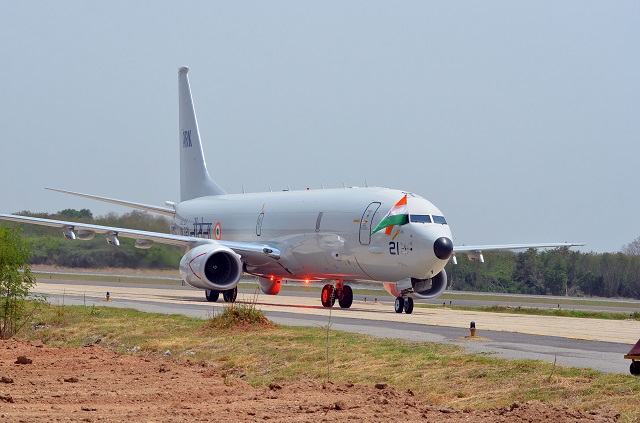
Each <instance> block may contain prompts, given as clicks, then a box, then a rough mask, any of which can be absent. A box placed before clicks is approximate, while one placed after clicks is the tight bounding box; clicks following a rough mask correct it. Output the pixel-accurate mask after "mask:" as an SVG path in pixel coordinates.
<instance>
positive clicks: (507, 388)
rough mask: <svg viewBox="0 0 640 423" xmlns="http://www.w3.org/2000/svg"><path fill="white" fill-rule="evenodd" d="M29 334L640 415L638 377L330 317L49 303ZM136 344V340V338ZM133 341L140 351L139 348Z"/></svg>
mask: <svg viewBox="0 0 640 423" xmlns="http://www.w3.org/2000/svg"><path fill="white" fill-rule="evenodd" d="M35 317H36V320H35V323H36V324H34V325H31V326H30V327H29V328H27V330H26V332H25V333H23V334H22V336H24V337H27V338H29V339H40V340H43V341H44V342H45V343H46V344H49V345H51V346H56V347H66V346H82V345H86V344H98V345H101V346H104V347H107V348H110V349H113V350H115V351H116V352H119V353H127V351H129V352H128V353H130V354H136V355H142V356H147V357H158V358H159V357H162V355H163V353H164V352H165V351H166V350H170V351H171V356H169V357H165V358H164V359H166V360H175V361H182V362H186V361H190V362H192V363H198V364H201V365H203V366H208V367H210V368H211V369H212V370H215V371H217V372H218V373H219V374H220V375H221V377H227V378H229V380H231V381H232V380H233V379H234V378H240V379H242V380H245V381H247V382H248V383H250V384H251V385H254V386H268V385H269V384H270V383H272V382H273V383H278V382H286V381H294V380H299V379H313V380H316V381H325V380H327V379H329V380H331V381H333V382H347V381H350V382H355V383H363V384H369V385H371V384H375V383H387V384H389V385H391V386H393V387H395V388H396V389H398V390H399V391H402V392H403V391H406V390H407V389H411V390H412V391H413V392H414V393H415V394H416V395H417V396H419V397H420V398H423V399H425V400H426V401H428V402H430V403H432V404H434V405H447V406H453V407H456V408H458V409H464V408H465V407H470V408H489V407H502V406H507V405H509V404H511V403H513V402H515V401H527V400H532V399H539V400H543V401H547V402H550V403H552V404H555V405H567V406H570V407H574V408H575V407H577V408H580V409H584V410H591V409H594V408H597V407H599V406H608V407H613V408H616V409H617V410H619V411H621V412H622V417H621V420H620V421H623V422H631V421H639V420H640V409H639V408H638V407H637V404H638V401H639V400H640V378H637V377H633V376H630V375H620V374H602V373H598V372H596V371H593V370H589V369H575V368H565V367H559V366H556V367H554V366H553V365H552V364H549V363H545V362H540V361H532V360H503V359H496V358H493V357H491V356H487V355H483V354H472V353H466V352H464V351H463V350H462V349H461V348H459V347H456V346H451V345H444V344H437V343H425V342H406V341H399V340H388V339H379V338H373V337H370V336H366V335H359V334H352V333H346V332H340V331H335V330H332V329H331V327H330V325H329V323H330V322H329V321H327V326H326V327H317V328H313V327H287V326H278V325H273V326H268V327H265V326H251V325H249V326H246V327H243V328H241V329H237V328H233V329H231V330H217V329H214V328H213V327H212V326H211V324H210V322H209V321H208V320H205V321H203V320H201V319H194V318H188V317H185V316H181V315H164V314H152V313H142V312H138V311H135V310H130V309H118V308H110V307H94V306H91V307H85V306H61V305H49V304H46V305H42V307H41V308H40V309H39V310H38V312H37V314H36V316H35ZM134 347H138V348H134ZM134 351H135V352H134Z"/></svg>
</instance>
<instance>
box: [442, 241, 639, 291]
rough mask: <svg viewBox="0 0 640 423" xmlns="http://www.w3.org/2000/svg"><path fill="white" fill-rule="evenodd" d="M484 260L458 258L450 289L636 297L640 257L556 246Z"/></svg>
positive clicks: (487, 256) (452, 269)
mask: <svg viewBox="0 0 640 423" xmlns="http://www.w3.org/2000/svg"><path fill="white" fill-rule="evenodd" d="M484 258H485V263H476V262H473V261H471V260H468V259H467V257H466V256H464V255H463V256H458V264H457V265H453V264H451V263H449V264H448V265H447V268H446V270H447V274H448V275H449V280H450V283H449V289H455V290H461V291H485V292H505V293H520V294H537V295H571V296H599V297H625V298H640V256H637V255H631V254H624V253H603V254H598V253H593V252H591V253H581V252H580V251H574V250H569V249H567V248H560V249H556V250H547V251H537V250H534V249H530V250H527V251H525V252H521V253H514V252H511V251H502V252H491V253H489V252H487V253H485V254H484Z"/></svg>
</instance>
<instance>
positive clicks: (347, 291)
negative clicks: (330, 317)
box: [338, 285, 353, 308]
mask: <svg viewBox="0 0 640 423" xmlns="http://www.w3.org/2000/svg"><path fill="white" fill-rule="evenodd" d="M338 304H340V307H341V308H349V307H351V304H353V290H352V289H351V287H350V286H349V285H345V286H343V287H342V298H338Z"/></svg>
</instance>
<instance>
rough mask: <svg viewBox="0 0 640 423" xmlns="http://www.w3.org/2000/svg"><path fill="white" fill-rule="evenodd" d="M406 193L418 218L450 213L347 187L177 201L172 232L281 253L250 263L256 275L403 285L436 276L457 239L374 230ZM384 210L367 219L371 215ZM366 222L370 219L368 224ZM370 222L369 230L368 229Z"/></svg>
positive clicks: (416, 199) (390, 193) (444, 232)
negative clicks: (446, 241)
mask: <svg viewBox="0 0 640 423" xmlns="http://www.w3.org/2000/svg"><path fill="white" fill-rule="evenodd" d="M405 194H408V195H407V202H408V209H409V210H410V211H411V213H412V214H428V215H442V213H441V212H440V210H438V208H437V207H436V206H434V205H433V204H432V203H430V202H429V201H427V200H426V199H424V198H422V197H420V196H417V195H414V194H410V193H406V192H403V191H399V190H393V189H387V188H378V187H371V188H344V189H321V190H305V191H278V192H266V193H265V192H262V193H248V194H223V195H216V196H208V197H200V198H196V199H193V200H188V201H184V202H181V203H179V204H177V205H176V206H175V207H176V218H175V219H174V225H173V229H172V231H173V232H174V233H176V234H182V235H192V236H193V235H196V236H198V235H199V234H198V233H197V232H198V228H199V227H201V226H199V225H198V224H197V223H196V225H195V228H196V229H195V230H194V223H195V222H198V223H199V222H206V223H209V224H211V225H210V226H209V225H207V229H206V230H205V231H203V233H202V234H201V236H202V237H204V238H212V239H216V238H217V236H216V226H218V230H219V232H218V237H220V238H222V239H224V240H226V241H242V242H249V243H252V242H255V243H259V244H261V243H264V244H266V245H269V246H271V247H275V248H278V249H279V250H280V252H281V258H280V260H278V261H275V260H268V259H265V261H264V263H263V264H262V265H260V264H256V265H251V266H248V267H247V268H246V269H245V270H246V271H247V272H249V273H252V274H255V275H258V276H264V277H276V278H283V279H298V280H305V279H309V280H322V279H327V280H331V279H340V280H352V281H364V280H373V281H381V282H382V281H389V282H393V281H397V280H400V279H404V278H411V277H413V278H419V279H424V278H430V277H432V276H433V275H435V274H437V273H438V272H440V271H441V270H442V269H443V268H444V266H445V264H446V263H447V260H440V259H438V258H437V257H436V256H435V254H434V251H433V244H434V241H435V240H436V239H438V238H440V237H447V238H451V230H450V228H449V226H448V225H442V224H435V223H409V224H406V225H402V226H396V227H395V228H394V231H393V232H392V233H391V234H390V235H386V234H385V233H384V231H379V232H376V233H375V234H373V235H371V230H372V229H373V228H375V226H376V224H377V223H378V222H379V221H380V220H381V219H382V217H384V215H385V214H386V213H387V212H388V211H389V210H390V209H391V208H392V207H393V205H394V204H395V203H397V202H398V200H400V199H401V198H402V197H403V196H404V195H405ZM372 203H379V207H378V204H374V205H373V207H372V208H370V210H374V211H375V210H377V212H376V213H375V215H373V216H371V217H370V218H369V219H363V215H364V213H365V210H367V208H368V207H369V206H370V205H371V204H372ZM365 220H366V222H364V221H365ZM361 225H362V226H361Z"/></svg>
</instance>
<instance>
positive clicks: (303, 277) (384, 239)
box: [0, 67, 583, 314]
mask: <svg viewBox="0 0 640 423" xmlns="http://www.w3.org/2000/svg"><path fill="white" fill-rule="evenodd" d="M188 71H189V68H187V67H181V68H180V69H179V70H178V82H179V101H180V112H179V113H180V135H179V146H180V202H178V203H174V202H169V201H168V202H167V203H166V206H167V207H157V206H152V205H146V204H140V203H135V202H130V201H123V200H116V199H112V198H106V197H99V196H95V195H88V194H81V193H76V192H71V191H63V190H57V189H52V188H47V189H52V190H53V191H59V192H63V193H67V194H72V195H77V196H81V197H85V198H90V199H94V200H100V201H105V202H109V203H113V204H118V205H123V206H129V207H133V208H136V209H140V210H146V211H149V212H153V213H160V214H163V215H166V216H170V217H172V218H173V222H172V225H171V230H170V233H169V234H164V233H155V232H145V231H138V230H132V229H126V228H113V227H106V226H99V225H91V224H85V223H76V222H65V221H58V220H49V219H39V218H33V217H24V216H15V215H8V214H0V219H2V220H9V221H14V222H19V223H32V224H37V225H44V226H53V227H58V228H60V229H62V232H63V234H64V236H65V237H66V238H69V239H76V238H79V239H84V240H86V239H91V238H93V237H94V235H95V234H102V235H104V236H105V237H106V239H107V241H108V242H109V243H110V244H113V245H116V246H117V245H119V240H118V239H119V237H125V238H133V239H135V240H136V243H135V246H136V247H138V248H149V247H151V245H152V244H153V243H154V242H159V243H163V244H171V245H178V246H180V247H182V248H183V249H184V251H185V255H184V256H183V257H182V260H181V261H180V274H181V276H182V278H183V280H184V281H185V282H186V283H188V284H189V285H191V286H193V287H196V288H201V289H204V290H205V293H206V299H207V300H208V301H217V300H218V297H219V295H220V293H222V295H223V297H224V300H225V301H227V302H231V301H234V300H235V298H236V294H237V285H238V282H239V280H240V277H241V276H242V274H243V273H248V274H250V275H255V276H257V277H258V280H259V282H260V287H261V289H262V292H264V293H265V294H269V295H276V294H278V293H279V292H280V287H281V286H282V281H283V280H298V281H307V282H311V281H314V282H315V281H327V283H326V285H324V288H323V289H322V294H321V301H322V305H323V306H325V307H331V306H333V305H334V302H335V300H336V299H337V300H338V303H339V305H340V307H342V308H349V307H351V304H352V302H353V291H352V289H351V287H350V286H349V285H348V284H349V283H351V284H353V283H358V282H365V281H366V282H376V283H381V284H383V286H384V288H385V289H386V290H387V291H388V292H389V293H390V294H391V295H393V296H394V297H396V301H395V311H396V312H397V313H402V312H403V311H404V312H405V313H407V314H410V313H411V312H412V311H413V299H414V298H415V299H428V298H435V297H437V296H439V295H440V294H442V292H443V291H444V290H445V289H446V287H447V274H446V272H445V270H444V267H445V265H446V264H447V262H448V261H449V260H450V259H451V260H453V262H454V263H455V254H456V253H462V254H466V255H467V256H468V257H469V258H470V259H472V260H476V261H481V262H482V261H484V259H483V256H482V251H487V250H505V249H506V250H511V249H520V248H553V247H562V246H576V245H583V244H575V243H545V244H514V245H477V246H454V245H453V242H452V241H451V239H452V236H451V229H450V228H449V226H448V225H447V221H446V220H445V218H444V215H443V213H442V212H441V211H440V210H439V209H438V208H437V207H436V206H434V205H433V204H432V203H430V202H429V201H427V200H426V199H424V198H422V197H420V196H419V195H416V194H413V193H410V192H406V191H402V190H396V189H388V188H379V187H367V188H355V187H354V188H342V189H318V190H304V191H290V190H287V191H281V192H261V193H250V194H244V193H243V194H227V193H226V192H225V191H224V190H223V189H222V188H220V187H219V186H218V185H217V184H216V183H215V182H214V181H213V180H212V179H211V177H210V176H209V172H208V171H207V167H206V163H205V160H204V155H203V153H202V145H201V142H200V132H199V131H198V123H197V121H196V115H195V110H194V107H193V100H192V98H191V89H190V87H189V80H188V77H187V72H188ZM329 281H335V283H331V282H329Z"/></svg>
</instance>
